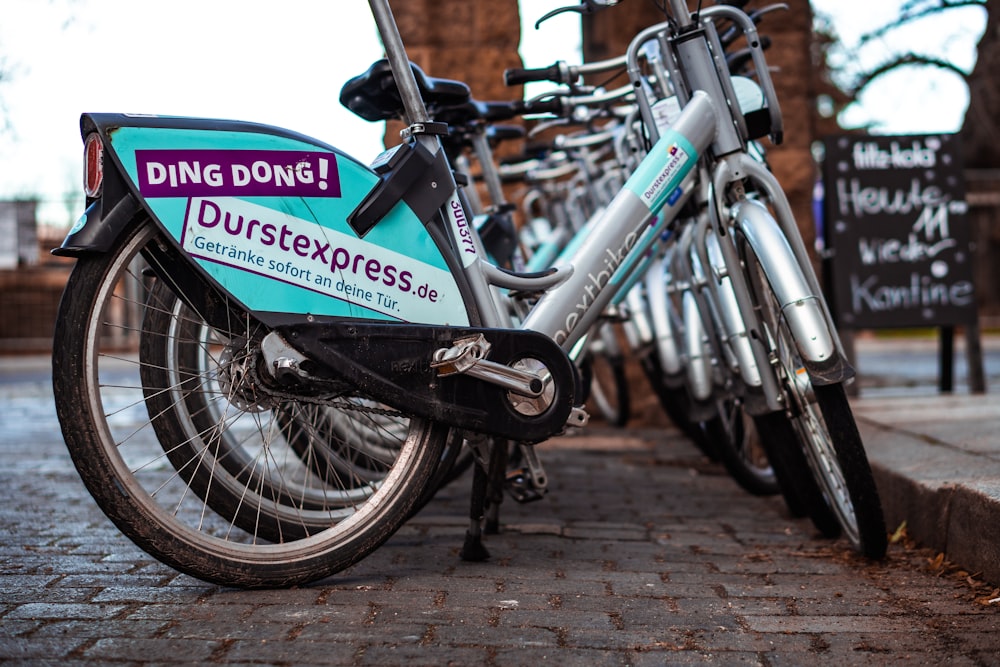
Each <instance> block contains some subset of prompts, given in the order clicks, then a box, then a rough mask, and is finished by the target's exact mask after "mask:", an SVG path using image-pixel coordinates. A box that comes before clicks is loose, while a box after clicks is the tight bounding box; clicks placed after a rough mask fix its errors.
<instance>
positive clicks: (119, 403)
mask: <svg viewBox="0 0 1000 667" xmlns="http://www.w3.org/2000/svg"><path fill="white" fill-rule="evenodd" d="M163 242H165V241H162V240H161V239H160V236H159V232H158V230H157V229H156V227H155V226H154V224H153V223H152V222H151V221H150V220H148V219H146V220H143V221H141V222H139V223H138V224H136V225H135V227H134V228H133V229H132V230H131V231H129V232H128V233H126V234H124V235H123V237H122V238H121V239H119V240H118V241H117V242H116V245H115V246H114V247H113V248H112V249H111V250H110V251H109V252H107V253H104V254H93V255H87V256H82V257H80V258H79V259H78V260H77V265H76V267H75V268H74V269H73V271H72V273H71V275H70V278H69V280H68V282H67V286H66V291H65V296H64V298H63V299H62V301H61V303H60V306H59V311H58V318H57V321H56V328H55V334H54V345H53V350H54V352H53V369H54V372H53V391H54V395H55V403H56V410H57V414H58V417H59V421H60V424H61V428H62V432H63V436H64V438H65V440H66V444H67V448H68V450H69V453H70V455H71V458H72V460H73V462H74V465H75V466H76V468H77V470H78V472H79V474H80V476H81V479H82V480H83V482H84V484H85V485H86V487H87V489H88V491H89V492H90V494H91V495H92V496H93V497H94V499H95V501H96V502H97V504H98V505H99V507H100V508H101V510H102V511H103V512H104V513H105V514H106V515H107V516H108V518H109V519H110V520H111V521H112V522H114V524H115V525H116V526H117V527H118V528H119V529H120V530H121V531H122V532H123V533H124V534H125V535H126V536H127V537H128V538H129V539H131V540H132V541H133V542H134V543H135V544H136V545H138V546H139V547H140V548H142V549H143V550H145V551H146V552H147V553H149V554H150V555H152V556H153V557H155V558H157V559H158V560H160V561H161V562H163V563H165V564H167V565H169V566H171V567H173V568H175V569H177V570H179V571H181V572H184V573H186V574H189V575H192V576H194V577H197V578H199V579H202V580H204V581H208V582H211V583H215V584H220V585H225V586H236V587H244V588H263V587H284V586H291V585H297V584H303V583H307V582H309V581H314V580H317V579H321V578H324V577H326V576H330V575H332V574H335V573H336V572H339V571H341V570H343V569H344V568H346V567H348V566H350V565H352V564H354V563H356V562H357V561H359V560H360V559H362V558H364V557H365V556H366V555H368V554H369V553H371V552H372V551H373V550H374V549H376V548H377V547H378V546H379V545H381V544H382V543H383V542H385V540H387V539H388V538H389V537H390V536H391V535H392V534H393V533H394V532H395V531H396V530H397V529H398V528H399V526H400V525H401V524H402V523H403V522H404V521H405V520H406V518H407V517H408V516H409V513H410V510H411V508H412V507H413V505H414V503H415V502H416V501H417V500H418V499H419V497H420V496H421V494H422V492H423V491H424V487H425V485H426V484H427V482H428V480H429V478H430V476H431V473H432V472H433V471H434V469H435V467H436V466H437V464H438V462H439V459H440V454H441V448H442V446H443V443H444V440H445V438H446V437H447V434H448V429H447V428H445V427H443V426H441V425H438V424H434V423H431V422H426V421H422V420H417V419H411V420H410V424H409V429H408V435H407V438H406V441H405V442H404V443H403V444H402V446H401V447H400V450H399V453H398V456H397V457H396V459H395V460H394V461H393V464H392V466H391V468H390V469H389V471H388V473H387V474H386V475H385V476H384V478H383V479H382V481H381V482H380V484H379V485H378V486H377V488H374V489H373V492H372V493H371V494H370V495H368V496H367V498H365V499H364V500H363V501H362V502H359V503H358V504H356V505H352V506H348V507H343V508H340V509H339V511H340V512H341V514H340V515H338V516H335V517H333V518H331V520H330V522H329V524H328V527H326V528H324V529H322V530H319V531H318V532H315V533H310V535H309V536H308V537H305V538H303V539H295V538H294V537H291V538H287V539H285V540H284V541H280V542H270V541H268V540H266V539H265V538H263V537H262V536H260V535H256V534H254V533H252V532H250V533H248V532H247V531H244V530H243V529H242V528H241V527H239V526H237V525H236V523H235V522H234V521H233V520H232V518H231V517H226V516H224V515H220V514H218V513H217V511H216V508H214V507H212V506H211V505H210V504H209V503H207V502H205V501H204V500H203V499H202V498H200V497H199V495H198V493H196V492H192V490H191V489H190V488H189V487H188V486H187V484H186V482H185V481H184V478H183V476H181V475H179V474H178V473H177V471H176V467H175V465H174V464H173V463H172V462H171V461H169V459H168V458H167V456H166V454H165V453H164V450H163V446H162V444H161V443H160V442H159V441H158V439H157V437H156V435H157V434H156V432H155V429H154V427H153V424H152V421H153V420H152V419H151V418H150V415H149V413H148V409H147V407H146V405H147V403H146V395H145V392H144V391H143V388H142V386H141V379H140V371H139V365H140V362H139V360H138V359H137V356H138V355H137V353H136V351H135V347H134V338H135V337H136V336H138V335H139V334H138V329H139V328H140V324H139V322H140V321H141V319H142V318H141V315H140V316H138V317H135V316H134V314H135V312H137V311H140V312H141V309H142V308H143V307H144V305H145V299H144V298H141V295H142V294H143V292H144V291H145V283H147V282H148V280H147V279H145V278H144V277H143V275H142V267H141V266H140V265H138V263H137V261H136V260H137V258H139V257H140V255H141V253H142V251H143V250H144V248H146V247H147V245H148V244H156V243H163ZM119 313H126V314H129V313H131V314H132V316H131V317H121V316H120V315H119ZM130 340H131V341H132V342H133V346H132V347H131V348H130V347H128V346H127V345H125V344H126V343H129V341H130ZM206 451H207V453H206V456H207V455H208V454H209V453H210V450H206ZM295 458H296V459H297V457H295ZM289 461H292V459H291V458H290V459H289ZM292 462H293V463H294V461H292ZM300 463H301V462H300ZM215 470H216V475H217V479H219V480H224V482H225V483H226V484H233V483H234V479H233V475H231V474H230V473H229V472H228V471H226V470H225V469H224V467H223V466H217V467H216V469H215ZM276 479H277V478H274V479H272V480H271V481H272V482H274V481H275V480H276ZM244 488H245V490H246V494H247V498H248V500H247V502H255V503H258V507H262V508H267V509H268V510H269V511H270V510H275V506H276V504H278V503H276V502H275V501H274V500H273V499H268V498H265V497H263V496H261V495H259V494H257V493H256V491H255V489H251V488H249V487H244ZM277 509H278V510H281V511H287V510H288V507H287V506H284V507H280V508H277Z"/></svg>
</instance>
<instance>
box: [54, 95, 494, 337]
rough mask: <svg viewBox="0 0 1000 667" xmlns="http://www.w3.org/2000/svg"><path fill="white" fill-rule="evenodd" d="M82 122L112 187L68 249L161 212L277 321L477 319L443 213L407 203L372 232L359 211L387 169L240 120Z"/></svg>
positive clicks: (197, 254) (115, 118)
mask: <svg viewBox="0 0 1000 667" xmlns="http://www.w3.org/2000/svg"><path fill="white" fill-rule="evenodd" d="M80 128H81V134H82V135H83V137H84V138H86V137H87V136H88V135H89V134H91V133H93V132H96V133H98V134H99V135H100V137H101V140H102V143H103V150H104V173H105V181H104V185H103V192H102V195H101V197H100V198H98V199H91V200H88V202H87V204H88V206H87V211H86V213H85V214H84V215H83V216H82V217H81V218H80V220H79V221H78V222H77V224H76V225H75V226H74V228H73V229H72V230H71V231H70V234H69V235H68V236H67V238H66V240H65V241H64V243H63V245H62V246H61V247H60V248H59V249H58V250H56V251H55V252H56V254H63V255H79V254H81V253H86V252H104V251H107V250H108V249H110V248H111V247H112V245H113V244H114V242H115V240H116V239H117V238H118V236H119V235H120V234H121V233H122V232H123V231H124V230H125V229H127V228H128V226H129V225H130V224H133V223H134V221H137V220H138V219H141V218H143V217H144V216H149V217H150V218H152V219H153V220H154V222H155V223H156V224H157V225H158V226H159V227H160V228H161V229H162V230H163V231H164V232H165V235H166V237H167V239H168V240H170V241H172V242H173V243H174V244H175V245H176V247H177V248H178V249H179V250H180V251H181V253H182V256H183V257H186V258H187V259H189V260H190V261H191V262H193V263H194V264H195V265H196V266H197V267H198V268H199V270H200V271H201V272H203V273H204V274H205V275H206V276H207V278H208V279H209V280H210V281H211V282H212V283H213V284H214V285H215V286H217V287H218V289H220V290H221V291H222V292H224V293H225V294H227V295H228V296H230V297H232V298H234V299H236V300H237V301H238V302H240V303H242V304H243V305H244V306H245V307H246V308H247V309H248V310H250V311H252V312H253V313H254V314H255V315H257V316H258V317H259V319H261V321H263V322H265V323H272V324H274V323H276V322H279V321H280V322H288V321H289V320H290V319H292V320H294V319H297V318H298V317H299V316H302V317H321V318H327V317H332V318H338V319H339V318H349V319H371V320H383V321H401V322H420V323H426V324H448V325H466V324H469V315H468V312H470V309H472V308H473V307H472V306H471V305H469V304H472V303H473V301H472V299H471V297H470V294H471V293H470V290H469V289H468V286H467V284H466V283H465V280H464V275H463V274H462V271H461V266H459V265H458V264H457V260H456V259H455V257H454V254H453V253H452V252H451V251H450V250H449V249H448V248H447V241H446V236H445V235H444V234H442V233H441V231H440V227H439V224H440V223H439V220H438V219H437V216H433V217H432V219H431V220H426V219H421V217H420V216H418V215H417V214H416V213H414V211H413V209H412V208H411V206H410V205H409V204H407V202H405V201H401V202H399V203H398V204H397V205H396V206H395V207H393V208H392V210H391V211H389V213H388V214H387V215H386V216H385V217H384V218H383V219H382V220H381V221H379V222H378V224H376V225H375V226H374V228H372V229H371V230H370V231H369V232H367V233H366V235H365V237H364V238H363V239H362V238H360V237H359V235H358V234H357V233H356V232H355V231H354V230H353V229H352V228H351V226H350V225H349V224H348V222H347V221H348V218H349V216H350V214H351V213H352V211H354V210H355V209H356V208H357V207H358V206H359V204H360V203H361V202H362V201H363V200H364V199H365V197H366V196H367V195H368V194H369V193H370V192H371V191H372V190H373V189H374V188H375V187H376V186H377V185H378V184H379V182H380V179H379V176H378V175H377V174H376V173H375V172H374V171H372V170H371V169H369V168H368V167H367V166H365V165H363V164H361V163H360V162H358V161H356V160H354V159H353V158H351V157H349V156H348V155H346V154H345V153H343V152H341V151H339V150H337V149H336V148H333V147H331V146H329V145H327V144H324V143H322V142H319V141H317V140H315V139H311V138H309V137H306V136H304V135H300V134H297V133H294V132H290V131H288V130H283V129H281V128H276V127H271V126H267V125H258V124H253V123H243V122H237V121H224V120H206V119H192V118H175V117H158V116H156V117H151V116H130V115H123V114H85V115H84V116H83V117H82V118H81V124H80ZM424 217H427V216H426V215H425V216H424ZM472 312H475V311H474V310H472Z"/></svg>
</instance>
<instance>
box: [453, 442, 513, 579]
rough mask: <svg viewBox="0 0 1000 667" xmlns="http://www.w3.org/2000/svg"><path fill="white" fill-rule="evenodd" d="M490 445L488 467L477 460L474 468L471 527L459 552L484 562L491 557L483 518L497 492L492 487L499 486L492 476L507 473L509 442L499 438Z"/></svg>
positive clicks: (461, 556)
mask: <svg viewBox="0 0 1000 667" xmlns="http://www.w3.org/2000/svg"><path fill="white" fill-rule="evenodd" d="M488 447H489V451H490V456H489V463H488V464H487V466H486V468H484V467H483V465H482V463H481V462H478V461H477V463H476V465H475V466H474V469H473V474H472V497H471V498H470V502H469V528H468V530H467V531H466V532H465V542H464V543H463V544H462V550H461V551H460V552H459V557H460V558H461V559H462V560H464V561H471V562H482V561H484V560H488V559H489V557H490V552H489V551H487V549H486V547H485V546H484V545H483V518H484V514H485V510H486V503H487V499H488V497H492V496H493V494H494V493H495V492H494V491H493V488H491V487H496V486H497V484H495V483H492V479H491V478H493V477H496V476H497V475H498V474H499V475H500V476H501V479H502V477H503V475H504V474H505V469H506V465H507V464H506V461H507V443H506V442H505V441H502V440H497V441H493V442H491V443H490V444H489V445H488Z"/></svg>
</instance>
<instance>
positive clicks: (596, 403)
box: [580, 352, 632, 428]
mask: <svg viewBox="0 0 1000 667" xmlns="http://www.w3.org/2000/svg"><path fill="white" fill-rule="evenodd" d="M580 366H581V367H580V371H581V375H582V378H583V383H584V386H585V387H587V388H588V396H587V399H588V400H587V403H588V407H589V408H590V409H591V410H592V411H593V412H594V413H595V414H598V415H600V416H601V417H602V418H603V419H604V421H605V422H607V424H608V425H609V426H614V427H616V428H622V427H623V426H625V425H626V424H627V423H628V420H629V416H630V412H631V410H632V407H631V399H630V397H629V386H628V379H627V378H626V376H625V360H624V359H623V358H622V357H621V356H614V357H612V356H608V355H606V354H602V353H599V352H596V353H588V354H587V356H586V358H584V360H583V363H582V364H580Z"/></svg>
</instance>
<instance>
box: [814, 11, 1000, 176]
mask: <svg viewBox="0 0 1000 667" xmlns="http://www.w3.org/2000/svg"><path fill="white" fill-rule="evenodd" d="M963 7H980V8H982V9H983V10H984V11H985V12H986V16H987V22H986V29H985V31H984V32H983V34H982V37H981V38H980V41H979V43H978V45H977V52H978V56H977V59H976V64H975V67H974V68H973V69H972V70H971V71H969V70H966V69H964V68H963V67H961V66H960V65H958V64H956V63H955V62H953V61H951V60H949V59H948V58H947V57H946V56H943V55H940V54H939V53H935V52H934V50H933V48H932V47H933V45H927V44H922V45H921V47H923V48H924V49H925V50H917V49H910V50H906V51H900V52H896V53H893V54H891V55H890V56H888V57H887V58H885V59H884V60H883V61H882V62H880V63H878V64H877V65H875V66H873V67H870V68H868V69H864V70H861V71H855V72H854V73H853V75H846V74H845V70H846V69H847V62H848V61H849V60H850V58H849V57H847V56H845V54H843V53H839V54H838V52H837V45H836V44H834V45H831V46H830V48H829V49H827V50H826V52H825V54H824V59H825V65H826V66H827V67H828V68H829V70H830V73H831V75H832V78H833V79H834V80H836V81H837V82H839V84H840V86H841V89H842V90H843V91H844V93H845V94H846V99H845V100H844V101H846V102H850V101H856V100H857V99H858V98H859V97H860V95H861V93H862V92H864V91H865V90H866V89H868V88H869V87H870V86H872V85H873V84H875V83H877V82H878V81H879V79H880V78H881V77H883V76H884V75H886V74H888V73H890V72H896V71H899V70H901V69H903V68H932V69H936V70H940V71H945V72H951V73H952V74H954V75H955V76H958V77H960V78H961V79H962V80H963V81H964V82H965V83H966V85H967V86H968V90H969V98H970V99H969V107H968V110H967V112H966V115H965V119H964V123H963V126H962V129H961V135H962V139H963V142H962V143H963V145H964V146H965V151H964V152H965V156H966V165H967V166H969V167H996V166H1000V141H998V138H1000V126H998V123H1000V117H998V116H997V111H998V110H1000V83H998V81H997V79H996V77H995V75H994V74H993V73H994V72H996V69H995V68H996V66H997V65H1000V22H998V21H1000V0H906V1H905V2H903V3H902V4H901V5H900V8H899V15H898V17H896V18H895V19H894V20H893V21H891V22H889V23H887V24H885V25H882V26H878V27H876V28H874V29H873V30H871V31H869V32H867V33H865V34H864V35H862V37H861V38H860V40H859V42H858V48H859V49H860V48H863V47H864V46H865V45H868V44H871V43H873V42H876V41H878V40H882V39H883V38H885V37H887V36H891V35H892V33H894V32H895V31H897V30H899V29H900V28H901V27H902V26H906V25H909V24H912V23H914V22H915V21H918V20H922V19H932V18H933V17H935V16H939V15H941V14H943V13H945V12H953V11H955V10H957V9H959V8H963ZM838 55H839V57H838Z"/></svg>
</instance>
